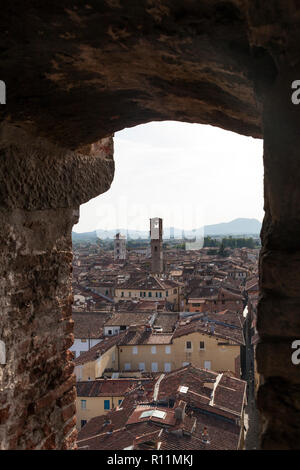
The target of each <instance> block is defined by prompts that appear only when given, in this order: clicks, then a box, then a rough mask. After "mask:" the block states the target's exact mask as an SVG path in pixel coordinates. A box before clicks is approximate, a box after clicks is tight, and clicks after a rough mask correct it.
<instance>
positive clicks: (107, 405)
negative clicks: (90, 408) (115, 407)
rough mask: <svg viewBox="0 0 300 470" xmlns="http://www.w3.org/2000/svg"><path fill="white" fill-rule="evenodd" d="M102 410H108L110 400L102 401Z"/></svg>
mask: <svg viewBox="0 0 300 470" xmlns="http://www.w3.org/2000/svg"><path fill="white" fill-rule="evenodd" d="M104 409H105V410H110V400H104Z"/></svg>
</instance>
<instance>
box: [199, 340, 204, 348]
mask: <svg viewBox="0 0 300 470" xmlns="http://www.w3.org/2000/svg"><path fill="white" fill-rule="evenodd" d="M200 349H205V347H204V341H200Z"/></svg>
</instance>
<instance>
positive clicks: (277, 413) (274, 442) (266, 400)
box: [257, 379, 300, 450]
mask: <svg viewBox="0 0 300 470" xmlns="http://www.w3.org/2000/svg"><path fill="white" fill-rule="evenodd" d="M257 405H258V407H259V409H260V410H261V411H262V412H263V414H264V417H265V425H264V430H263V434H262V447H263V448H264V449H268V450H280V449H281V450H288V449H294V450H295V449H299V442H300V391H299V386H298V385H295V384H291V383H290V382H288V381H284V380H279V379H272V380H270V381H267V382H266V383H265V384H264V385H262V386H261V387H260V390H259V392H258V396H257Z"/></svg>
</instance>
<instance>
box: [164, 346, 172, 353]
mask: <svg viewBox="0 0 300 470" xmlns="http://www.w3.org/2000/svg"><path fill="white" fill-rule="evenodd" d="M165 351H166V354H171V346H166V349H165Z"/></svg>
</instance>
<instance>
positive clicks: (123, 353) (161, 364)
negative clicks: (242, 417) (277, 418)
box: [119, 331, 240, 377]
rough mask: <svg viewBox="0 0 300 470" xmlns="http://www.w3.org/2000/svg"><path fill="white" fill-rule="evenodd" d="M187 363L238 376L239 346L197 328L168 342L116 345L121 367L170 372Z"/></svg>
mask: <svg viewBox="0 0 300 470" xmlns="http://www.w3.org/2000/svg"><path fill="white" fill-rule="evenodd" d="M188 363H191V364H193V365H194V366H195V367H199V368H202V369H209V370H213V371H216V372H219V371H231V372H233V373H234V374H235V375H236V376H237V377H240V345H239V344H237V343H234V342H232V341H228V340H224V339H222V338H219V337H216V336H210V335H205V334H203V333H200V332H197V331H196V332H192V333H190V334H188V335H183V336H178V337H176V338H173V339H170V342H169V344H156V345H155V344H139V345H125V346H124V345H122V346H119V365H120V370H125V371H126V370H132V371H135V370H144V371H146V372H171V371H172V370H175V369H179V368H180V367H182V366H185V365H187V364H188Z"/></svg>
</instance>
